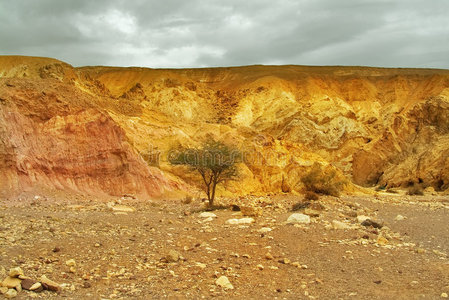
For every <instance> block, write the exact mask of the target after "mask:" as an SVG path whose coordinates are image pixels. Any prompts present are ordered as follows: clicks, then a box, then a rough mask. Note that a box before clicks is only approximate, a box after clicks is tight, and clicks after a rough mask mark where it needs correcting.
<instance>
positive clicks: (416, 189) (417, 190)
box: [407, 184, 424, 196]
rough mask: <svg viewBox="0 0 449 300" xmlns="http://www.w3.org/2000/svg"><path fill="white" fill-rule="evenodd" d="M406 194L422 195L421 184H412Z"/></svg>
mask: <svg viewBox="0 0 449 300" xmlns="http://www.w3.org/2000/svg"><path fill="white" fill-rule="evenodd" d="M407 195H410V196H422V195H424V190H423V188H422V186H420V185H418V184H414V185H412V186H410V187H409V188H408V190H407Z"/></svg>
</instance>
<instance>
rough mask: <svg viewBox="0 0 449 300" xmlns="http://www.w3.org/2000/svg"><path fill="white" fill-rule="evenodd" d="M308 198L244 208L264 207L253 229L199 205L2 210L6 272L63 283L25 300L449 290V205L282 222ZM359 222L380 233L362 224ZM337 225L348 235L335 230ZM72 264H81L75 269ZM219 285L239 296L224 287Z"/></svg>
mask: <svg viewBox="0 0 449 300" xmlns="http://www.w3.org/2000/svg"><path fill="white" fill-rule="evenodd" d="M300 201H302V198H301V197H296V196H276V197H272V198H263V197H261V198H257V197H254V198H245V199H241V200H236V201H235V202H236V203H239V205H240V206H242V207H256V208H253V209H251V210H249V213H247V214H251V212H253V213H255V214H257V212H259V210H258V208H257V207H259V208H261V212H262V214H261V215H260V216H253V218H254V220H255V222H254V223H251V224H243V225H230V224H227V223H226V221H227V220H229V219H234V218H236V219H241V218H243V217H246V216H242V212H236V211H232V210H231V209H221V210H216V211H213V213H214V214H215V215H216V217H212V218H211V219H207V218H206V217H201V216H200V214H201V212H202V211H201V209H202V205H201V203H198V202H193V203H190V204H183V203H182V202H180V201H170V202H146V203H142V202H136V201H133V200H132V199H123V200H120V201H118V202H121V203H120V205H122V206H120V205H119V204H118V203H109V204H108V203H105V202H98V201H89V202H86V201H75V200H71V201H68V202H67V201H66V202H64V203H63V204H61V203H60V204H59V205H58V204H54V202H53V201H46V200H45V198H44V199H37V200H35V201H28V202H26V201H24V202H23V203H22V204H17V202H16V205H10V203H11V202H9V204H8V205H6V204H7V203H6V202H1V209H0V275H1V276H2V279H3V278H4V277H5V276H6V274H7V272H8V270H9V269H10V268H12V267H17V266H20V267H21V268H22V269H23V270H24V273H25V275H27V276H29V277H31V278H35V279H39V278H40V277H41V276H42V275H47V277H49V278H51V279H53V280H54V281H56V282H58V283H60V284H61V285H62V289H61V291H60V292H59V293H55V292H49V291H44V292H41V293H34V292H28V291H22V292H20V293H19V295H18V296H17V299H26V298H30V297H37V298H61V297H64V298H66V299H87V298H89V299H114V298H116V299H130V298H131V299H132V298H137V299H148V298H171V299H173V298H174V299H178V298H180V299H183V298H210V297H218V298H270V299H309V298H310V299H410V298H412V299H415V298H419V299H421V298H423V299H435V298H440V297H441V296H442V295H443V296H444V293H449V260H448V259H449V256H448V253H449V222H448V220H449V198H448V197H431V196H429V197H417V198H416V197H408V196H397V195H393V196H390V195H381V196H377V197H343V198H341V199H337V198H330V197H323V198H321V199H320V200H318V201H315V202H313V203H312V204H311V206H310V207H309V209H310V208H314V210H315V211H309V210H308V211H306V212H307V213H309V214H312V215H316V214H319V216H315V217H312V218H311V222H310V224H294V225H292V224H286V220H287V218H288V217H289V216H290V215H291V214H292V213H293V212H292V211H291V206H292V205H293V204H295V203H297V202H300ZM230 202H232V201H230V200H222V203H223V204H229V203H230ZM134 209H135V211H129V212H123V210H134ZM302 212H304V211H297V213H302ZM362 215H365V216H369V217H370V218H371V219H373V220H377V221H379V222H382V221H383V223H384V227H383V228H382V229H376V228H373V227H372V226H369V227H365V226H363V225H361V224H360V222H359V221H358V220H357V216H362ZM398 215H402V216H403V217H405V218H404V219H403V220H397V218H398V217H397V216H398ZM334 220H336V221H341V222H343V223H345V224H346V226H349V227H350V228H349V229H335V228H334V227H335V226H337V225H335V224H334V225H333V221H334ZM337 227H338V226H337ZM262 228H265V229H262ZM170 251H171V253H170ZM178 255H179V257H176V256H178ZM167 258H168V260H169V261H170V260H172V262H167ZM71 259H73V260H74V261H75V265H73V262H72V263H70V262H69V263H68V264H69V265H67V262H68V261H69V260H71ZM178 259H179V260H178ZM221 276H226V277H227V278H228V279H229V281H230V283H231V284H232V286H233V289H226V288H223V287H221V286H219V285H217V284H216V280H217V279H218V278H219V277H221Z"/></svg>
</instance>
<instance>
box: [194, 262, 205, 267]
mask: <svg viewBox="0 0 449 300" xmlns="http://www.w3.org/2000/svg"><path fill="white" fill-rule="evenodd" d="M196 266H197V267H199V268H200V269H206V267H207V265H206V264H203V263H200V262H197V263H196Z"/></svg>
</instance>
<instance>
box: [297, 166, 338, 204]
mask: <svg viewBox="0 0 449 300" xmlns="http://www.w3.org/2000/svg"><path fill="white" fill-rule="evenodd" d="M301 182H302V183H303V184H304V186H305V188H306V190H307V191H310V192H314V193H317V194H324V195H330V196H335V197H339V196H340V193H341V191H342V190H343V186H344V182H343V181H341V180H339V179H338V178H337V172H336V171H335V170H329V171H327V172H325V171H323V170H322V168H321V165H320V164H319V163H314V164H313V166H312V169H311V170H310V171H309V172H308V173H307V174H306V175H304V177H302V178H301Z"/></svg>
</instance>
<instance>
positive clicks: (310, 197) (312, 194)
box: [304, 191, 320, 200]
mask: <svg viewBox="0 0 449 300" xmlns="http://www.w3.org/2000/svg"><path fill="white" fill-rule="evenodd" d="M319 198H320V196H318V194H317V193H315V192H312V191H306V193H305V195H304V199H306V200H318V199H319Z"/></svg>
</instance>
